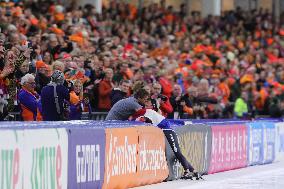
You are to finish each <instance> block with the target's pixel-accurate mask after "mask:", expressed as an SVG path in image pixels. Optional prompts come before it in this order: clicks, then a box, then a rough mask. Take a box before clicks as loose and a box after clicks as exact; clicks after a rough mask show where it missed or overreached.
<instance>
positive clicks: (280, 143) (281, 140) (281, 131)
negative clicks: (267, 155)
mask: <svg viewBox="0 0 284 189" xmlns="http://www.w3.org/2000/svg"><path fill="white" fill-rule="evenodd" d="M275 130H276V137H275V139H276V141H275V161H279V160H283V159H284V123H283V122H280V123H276V124H275Z"/></svg>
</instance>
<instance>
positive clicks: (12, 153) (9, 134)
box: [0, 119, 284, 189]
mask: <svg viewBox="0 0 284 189" xmlns="http://www.w3.org/2000/svg"><path fill="white" fill-rule="evenodd" d="M171 124H172V129H173V130H174V131H175V132H176V133H177V134H178V138H179V144H180V148H181V151H182V153H183V154H184V156H185V157H186V158H187V159H188V161H189V162H191V164H192V165H193V166H194V167H195V168H196V170H198V171H200V172H202V173H208V174H211V173H217V172H220V171H226V170H232V169H237V168H242V167H246V166H251V165H259V164H266V163H272V162H273V161H279V160H281V159H282V160H283V158H284V122H283V120H271V119H269V120H255V121H241V122H240V120H208V121H207V122H206V121H205V120H202V121H200V120H199V121H197V120H171ZM0 136H1V137H0V138H1V143H0V188H1V189H67V188H68V189H69V188H70V189H77V188H78V189H83V188H84V189H89V188H90V189H91V188H92V189H93V188H107V189H109V188H110V189H111V188H130V187H135V186H142V185H148V184H153V183H159V182H162V181H164V180H166V181H170V180H175V179H178V178H180V176H181V175H182V173H183V170H182V167H181V165H180V163H179V162H178V160H177V159H176V158H175V156H174V154H173V152H172V150H171V148H170V146H169V144H168V142H167V140H166V138H165V137H164V134H163V132H162V130H161V129H159V128H157V127H153V126H150V125H149V124H143V123H139V122H123V121H86V120H81V121H66V122H13V121H12V122H0Z"/></svg>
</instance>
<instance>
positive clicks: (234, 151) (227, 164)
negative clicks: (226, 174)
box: [208, 125, 247, 174]
mask: <svg viewBox="0 0 284 189" xmlns="http://www.w3.org/2000/svg"><path fill="white" fill-rule="evenodd" d="M246 165H247V129H246V126H245V125H229V126H212V152H211V162H210V167H209V172H208V173H209V174H211V173H216V172H221V171H227V170H231V169H237V168H241V167H246Z"/></svg>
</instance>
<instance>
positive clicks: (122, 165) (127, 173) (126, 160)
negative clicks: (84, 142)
mask: <svg viewBox="0 0 284 189" xmlns="http://www.w3.org/2000/svg"><path fill="white" fill-rule="evenodd" d="M105 132H106V148H105V154H106V159H105V160H106V161H105V174H104V185H103V188H105V189H111V188H130V187H134V186H137V182H138V180H137V179H138V178H137V171H136V169H137V159H138V154H137V150H138V133H137V130H136V128H135V127H131V128H107V129H105Z"/></svg>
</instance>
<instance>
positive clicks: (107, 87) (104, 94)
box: [98, 68, 114, 111]
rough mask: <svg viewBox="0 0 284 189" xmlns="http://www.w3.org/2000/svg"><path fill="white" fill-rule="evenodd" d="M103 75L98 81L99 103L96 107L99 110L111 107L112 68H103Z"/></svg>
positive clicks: (106, 109)
mask: <svg viewBox="0 0 284 189" xmlns="http://www.w3.org/2000/svg"><path fill="white" fill-rule="evenodd" d="M104 72H105V77H104V79H103V80H102V81H101V82H100V83H99V105H98V108H99V110H100V111H108V110H110V108H111V99H110V93H111V91H112V89H113V88H114V84H113V82H112V77H113V70H112V69H111V68H107V69H105V71H104Z"/></svg>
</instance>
